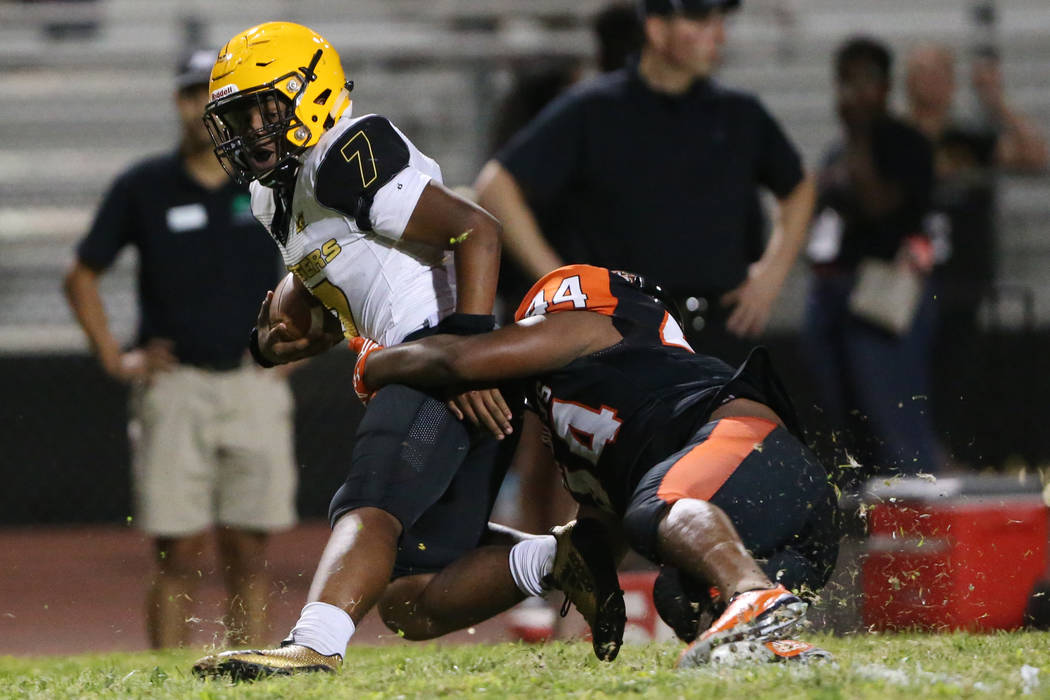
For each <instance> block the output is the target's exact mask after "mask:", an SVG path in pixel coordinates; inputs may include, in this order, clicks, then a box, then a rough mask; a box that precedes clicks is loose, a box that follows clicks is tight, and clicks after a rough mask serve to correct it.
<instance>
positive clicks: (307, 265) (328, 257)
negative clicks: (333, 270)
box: [288, 238, 343, 280]
mask: <svg viewBox="0 0 1050 700" xmlns="http://www.w3.org/2000/svg"><path fill="white" fill-rule="evenodd" d="M341 252H343V249H342V247H341V246H340V245H339V242H338V241H336V240H335V239H334V238H330V239H328V240H327V241H325V242H324V243H323V244H321V247H320V248H315V249H314V250H311V251H310V252H309V253H307V254H306V255H304V256H303V257H302V259H301V260H299V262H297V263H295V264H294V265H289V266H288V270H289V272H294V273H295V274H296V276H297V277H299V279H301V280H308V279H311V278H312V277H313V276H314V275H316V274H317V273H318V272H320V271H321V270H322V269H324V267H325V266H326V265H328V263H330V262H332V261H333V260H335V257H336V256H337V255H339V254H340V253H341Z"/></svg>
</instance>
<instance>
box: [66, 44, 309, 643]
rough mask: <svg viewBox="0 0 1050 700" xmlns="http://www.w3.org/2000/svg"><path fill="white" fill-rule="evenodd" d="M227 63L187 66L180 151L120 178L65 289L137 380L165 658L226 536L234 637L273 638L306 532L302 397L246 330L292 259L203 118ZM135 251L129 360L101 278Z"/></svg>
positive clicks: (141, 463)
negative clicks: (272, 549)
mask: <svg viewBox="0 0 1050 700" xmlns="http://www.w3.org/2000/svg"><path fill="white" fill-rule="evenodd" d="M214 61H215V52H214V51H205V50H200V51H194V52H192V53H191V54H189V56H188V57H187V58H186V59H185V60H184V61H182V62H181V63H180V65H179V69H178V72H177V76H176V86H177V90H176V93H175V106H176V109H177V111H178V116H179V122H180V125H181V140H180V143H179V146H178V149H177V150H176V151H175V152H172V153H168V154H164V155H159V156H155V157H152V158H149V159H147V160H144V161H142V162H140V163H138V164H136V165H134V166H132V167H131V168H130V169H129V170H127V171H126V172H125V173H123V174H122V175H120V176H119V177H118V178H117V180H116V181H115V182H114V183H113V185H112V186H111V188H110V190H109V193H108V194H107V195H106V198H105V200H104V201H103V202H102V205H101V207H100V208H99V210H98V212H97V214H96V216H95V221H94V223H93V225H92V227H91V230H90V231H89V232H88V234H87V236H86V237H85V238H84V239H83V240H82V241H81V242H80V244H79V245H78V246H77V250H76V260H75V261H74V263H73V264H72V267H71V268H70V270H69V272H68V273H67V274H66V279H65V289H66V295H67V297H68V299H69V304H70V306H71V307H72V309H73V312H74V313H75V315H76V317H77V320H78V321H79V322H80V325H81V327H83V329H84V332H85V333H86V334H87V337H88V340H89V342H90V344H91V347H92V349H93V350H94V352H95V354H96V355H97V357H98V359H99V362H100V363H101V365H102V367H103V369H105V371H106V372H107V373H108V374H109V375H110V376H112V377H113V378H115V379H117V380H119V381H122V382H126V383H128V384H130V385H131V390H132V396H131V406H130V413H131V425H130V428H129V432H130V434H131V437H132V455H133V469H134V471H133V486H134V494H135V517H134V523H135V524H136V526H138V527H139V528H141V529H142V530H143V531H144V532H146V533H148V534H149V535H151V536H152V537H153V538H154V546H155V554H156V561H157V570H156V574H155V576H154V578H153V580H152V583H151V584H150V590H149V598H148V610H147V626H148V631H149V637H150V642H151V644H152V645H153V646H154V647H157V648H160V647H174V646H179V645H184V644H186V643H187V642H188V641H189V635H190V632H191V628H190V626H189V625H188V624H187V621H188V619H189V618H190V617H191V614H190V605H191V603H192V602H193V601H194V600H195V593H194V592H195V589H196V584H197V583H198V581H199V580H200V572H201V571H204V570H206V569H207V568H208V567H207V565H206V564H205V562H204V561H202V555H203V552H204V550H205V541H206V537H207V534H208V532H209V530H210V529H211V528H212V527H213V526H218V529H217V530H216V535H217V539H218V550H219V554H220V559H221V566H222V575H223V579H224V581H225V584H226V590H227V595H228V604H229V614H228V618H227V627H228V631H229V633H230V636H231V638H232V639H233V640H236V641H239V642H262V641H264V639H263V637H264V636H265V635H266V633H267V630H268V627H267V624H266V608H267V600H266V597H267V594H268V591H269V573H268V572H267V571H266V556H265V552H266V544H267V539H268V533H270V532H273V531H275V530H279V529H283V528H287V527H290V526H291V525H292V524H293V523H294V522H295V484H296V473H295V467H294V464H295V462H294V454H293V440H292V408H293V407H292V396H291V393H290V391H289V389H288V386H287V382H286V381H285V379H284V375H283V374H279V373H274V372H263V371H262V370H260V369H259V368H257V367H255V365H254V363H252V361H251V359H250V358H249V357H248V356H247V351H246V347H247V338H246V337H245V333H244V329H245V328H250V327H251V326H252V324H253V323H254V321H255V317H256V314H257V312H258V308H259V301H260V299H262V298H263V297H264V296H265V295H266V292H267V290H269V289H271V288H272V287H273V286H274V284H275V283H276V281H277V279H278V276H279V270H280V260H279V258H278V256H277V255H276V251H275V250H274V247H273V246H272V245H271V244H270V242H269V241H268V240H267V237H266V236H265V235H262V231H261V230H260V225H259V224H258V222H256V220H255V219H254V218H253V217H252V213H251V206H250V202H249V196H248V191H247V188H243V187H239V186H237V185H235V184H234V183H233V182H232V181H231V180H230V179H229V177H228V176H227V175H226V172H225V171H224V170H223V169H222V166H221V165H220V164H219V162H218V160H216V158H215V156H214V154H213V153H212V145H211V138H210V137H209V135H208V132H207V130H206V129H205V127H204V124H203V122H202V116H203V114H204V105H205V104H207V102H208V97H209V95H208V80H209V76H210V73H211V68H212V65H213V64H214ZM128 245H130V246H133V247H135V248H136V249H137V251H138V265H139V269H138V278H139V283H138V297H139V298H138V301H139V312H140V320H139V331H138V337H137V339H136V341H135V345H134V348H133V349H131V350H122V349H121V347H120V345H119V343H118V341H117V340H116V338H114V337H113V335H112V333H111V332H110V329H109V326H108V322H107V319H106V313H105V309H104V307H103V304H102V298H101V295H100V294H99V277H100V276H101V275H102V274H103V273H104V271H105V270H106V268H108V267H109V266H110V265H111V264H112V263H113V261H114V259H115V258H116V257H117V254H118V253H119V252H120V251H121V249H122V248H124V247H125V246H128Z"/></svg>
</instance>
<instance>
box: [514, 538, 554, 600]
mask: <svg viewBox="0 0 1050 700" xmlns="http://www.w3.org/2000/svg"><path fill="white" fill-rule="evenodd" d="M557 549H558V541H557V540H555V539H554V536H553V535H544V536H543V537H533V538H530V539H527V540H524V541H522V542H518V543H517V544H516V545H514V546H513V547H511V548H510V562H509V564H510V575H511V578H513V579H514V583H515V585H517V587H518V590H520V591H521V592H522V593H524V594H525V595H543V594H544V593H546V592H547V588H546V587H545V586H544V585H543V577H544V576H546V575H547V574H549V573H550V572H551V568H552V567H553V566H554V553H555V552H556V551H557Z"/></svg>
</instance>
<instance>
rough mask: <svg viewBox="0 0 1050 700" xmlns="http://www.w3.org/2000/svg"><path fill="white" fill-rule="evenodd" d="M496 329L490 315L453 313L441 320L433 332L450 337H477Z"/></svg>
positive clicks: (493, 318)
mask: <svg viewBox="0 0 1050 700" xmlns="http://www.w3.org/2000/svg"><path fill="white" fill-rule="evenodd" d="M495 327H496V317H495V316H493V315H492V314H461V313H454V314H450V315H448V316H446V317H445V318H443V319H441V322H440V323H438V324H437V326H436V327H435V328H434V330H435V331H436V332H437V333H450V334H452V335H477V334H479V333H488V332H489V331H491V330H492V329H494V328H495Z"/></svg>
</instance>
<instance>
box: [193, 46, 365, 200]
mask: <svg viewBox="0 0 1050 700" xmlns="http://www.w3.org/2000/svg"><path fill="white" fill-rule="evenodd" d="M321 56H322V51H321V50H320V49H318V50H317V51H316V52H315V53H314V55H313V58H312V60H311V61H310V65H309V67H304V68H301V69H300V70H302V71H305V75H301V74H299V73H289V74H287V75H282V76H281V77H279V78H277V79H276V80H274V81H272V82H270V83H267V84H266V85H261V86H259V87H257V88H252V89H248V90H242V91H240V92H236V93H234V94H232V95H230V96H229V97H225V98H220V99H218V100H214V101H212V102H210V103H209V104H208V106H207V107H206V108H205V110H204V123H205V125H206V126H207V127H208V133H209V134H211V138H212V142H213V143H214V144H215V155H216V157H217V158H218V159H219V162H220V163H221V164H222V167H223V168H224V169H225V170H226V172H227V173H229V175H230V177H232V178H233V179H234V180H236V181H237V182H239V183H241V184H242V185H246V184H248V183H249V182H251V181H252V180H258V181H259V183H260V184H262V185H266V186H267V187H269V186H272V185H274V184H276V183H277V182H278V181H281V180H285V181H287V180H290V179H291V178H293V177H294V176H295V173H296V171H297V170H298V167H299V162H298V156H299V155H300V154H301V153H302V152H303V151H305V150H306V145H305V144H306V143H308V142H309V141H310V137H311V135H312V134H311V132H310V129H309V127H307V126H306V124H304V123H303V120H302V119H300V118H299V115H298V110H297V107H298V105H299V102H300V101H301V100H302V98H303V94H304V93H305V92H306V88H307V86H308V85H309V84H310V83H311V82H312V81H314V80H316V79H317V74H316V73H314V68H316V66H317V63H318V61H320V60H321ZM350 85H351V83H348V84H347V88H349V87H350ZM329 92H330V91H326V92H325V93H324V94H325V95H326V96H327V94H328V93H329ZM315 119H316V117H315ZM328 126H329V124H325V125H324V128H327V127H328Z"/></svg>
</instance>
